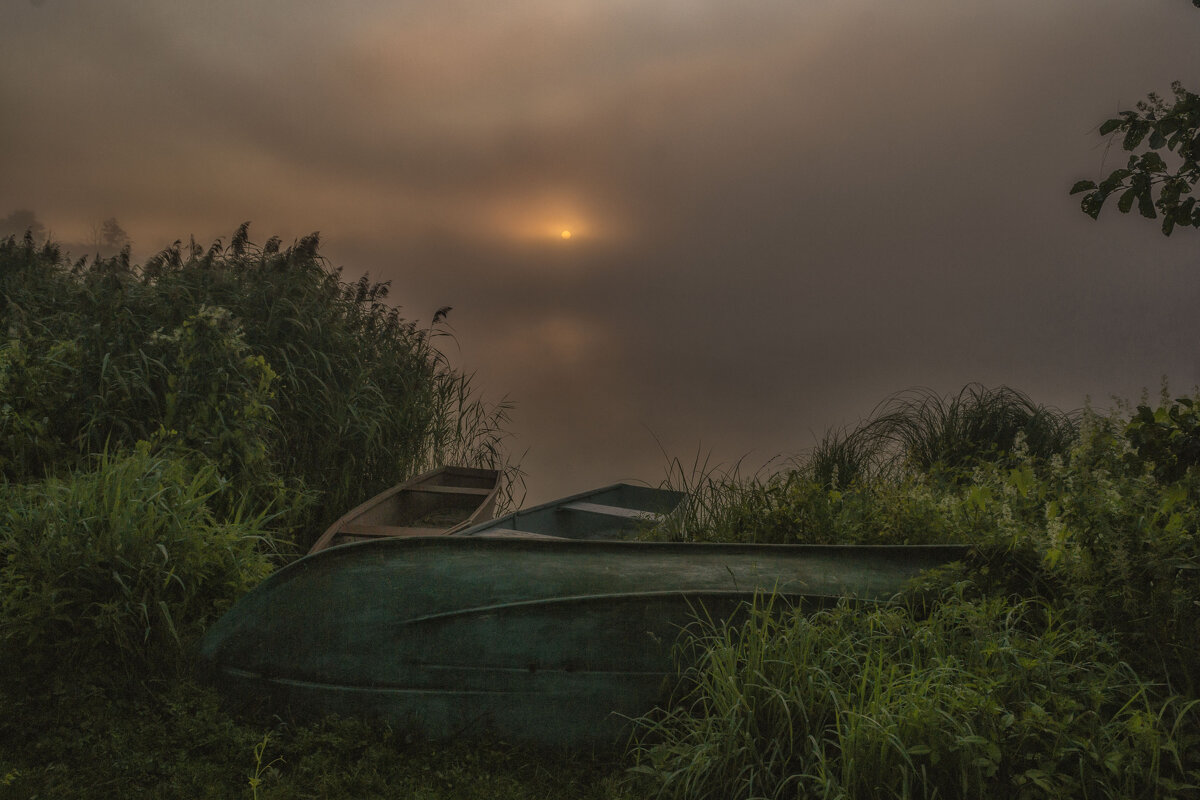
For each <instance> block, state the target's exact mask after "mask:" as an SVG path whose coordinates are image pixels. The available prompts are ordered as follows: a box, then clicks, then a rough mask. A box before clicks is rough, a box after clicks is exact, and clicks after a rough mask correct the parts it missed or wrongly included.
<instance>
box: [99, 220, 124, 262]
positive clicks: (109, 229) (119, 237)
mask: <svg viewBox="0 0 1200 800" xmlns="http://www.w3.org/2000/svg"><path fill="white" fill-rule="evenodd" d="M89 244H90V245H91V246H92V247H95V248H96V251H97V252H99V253H100V254H101V255H104V256H112V255H116V254H117V253H119V252H121V249H122V248H124V247H125V246H126V245H128V244H129V234H127V233H126V232H125V230H124V229H123V228H122V227H121V226H120V224H118V223H117V218H116V217H109V218H108V219H106V220H104V221H103V222H101V223H100V224H99V225H93V226H92V236H91V241H90V242H89Z"/></svg>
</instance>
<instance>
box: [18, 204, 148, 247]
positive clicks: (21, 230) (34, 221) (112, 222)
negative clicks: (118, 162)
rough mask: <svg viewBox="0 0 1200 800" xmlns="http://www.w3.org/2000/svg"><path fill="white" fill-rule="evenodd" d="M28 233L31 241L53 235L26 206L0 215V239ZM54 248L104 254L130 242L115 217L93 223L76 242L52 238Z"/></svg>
mask: <svg viewBox="0 0 1200 800" xmlns="http://www.w3.org/2000/svg"><path fill="white" fill-rule="evenodd" d="M26 233H28V234H29V235H30V237H31V238H32V239H33V241H34V243H35V244H39V245H40V244H45V243H46V242H48V241H50V239H52V238H53V231H51V230H49V229H48V228H47V227H46V226H45V224H43V223H42V221H41V220H40V219H38V216H37V214H35V213H34V212H33V211H30V210H29V209H25V208H22V209H17V210H16V211H13V212H11V213H10V214H9V215H8V216H6V217H4V218H3V219H0V239H4V238H6V237H9V236H13V237H15V238H18V239H23V238H24V236H25V234H26ZM56 244H57V246H58V249H59V250H60V251H61V252H65V253H80V254H84V253H86V254H89V255H95V256H99V257H101V258H108V257H111V256H115V255H117V254H118V253H120V252H121V251H122V250H124V249H125V248H127V247H131V246H132V245H133V240H132V239H130V237H129V234H128V233H126V232H125V229H124V228H122V227H121V224H120V223H119V222H117V218H116V217H108V218H107V219H104V220H101V221H99V222H96V223H93V224H92V226H91V228H90V230H89V231H88V234H87V236H86V237H85V239H84V240H83V241H79V242H62V241H56Z"/></svg>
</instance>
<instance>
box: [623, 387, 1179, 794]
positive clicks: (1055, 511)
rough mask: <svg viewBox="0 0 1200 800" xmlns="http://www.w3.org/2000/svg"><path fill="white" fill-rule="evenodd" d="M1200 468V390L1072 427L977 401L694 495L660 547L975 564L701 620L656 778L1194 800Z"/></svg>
mask: <svg viewBox="0 0 1200 800" xmlns="http://www.w3.org/2000/svg"><path fill="white" fill-rule="evenodd" d="M1198 468H1200V407H1198V406H1197V402H1196V400H1195V399H1194V398H1188V397H1182V398H1178V399H1172V398H1171V397H1170V395H1169V394H1167V393H1166V392H1165V391H1164V393H1163V396H1162V397H1161V398H1160V399H1159V401H1158V402H1157V404H1154V403H1151V402H1149V401H1145V402H1143V403H1141V404H1140V405H1138V406H1137V407H1136V408H1118V409H1116V410H1114V411H1113V412H1112V413H1110V414H1107V415H1105V414H1099V413H1097V412H1094V411H1091V410H1086V411H1084V412H1081V413H1063V412H1060V411H1057V410H1055V409H1047V408H1044V407H1040V406H1037V405H1035V404H1034V403H1032V402H1031V401H1029V400H1028V399H1027V398H1026V397H1024V396H1023V395H1021V394H1019V393H1017V392H1014V391H1012V390H1009V389H1000V390H989V389H986V388H984V387H979V386H968V387H966V388H965V389H964V390H963V391H962V392H961V393H960V394H959V395H957V396H954V397H947V398H944V397H940V396H938V395H935V394H932V393H920V392H918V393H910V394H906V395H901V396H898V397H896V398H893V399H892V400H891V401H889V402H887V403H886V404H885V405H884V406H883V407H881V409H880V411H879V413H878V414H877V415H875V416H874V417H873V418H872V419H870V420H868V421H867V422H866V423H864V424H863V425H862V426H860V427H859V428H857V429H855V430H853V431H850V432H836V433H833V434H831V435H829V436H828V437H827V438H826V439H825V440H824V442H822V443H821V445H820V446H819V447H817V448H816V449H815V450H814V451H813V453H811V454H810V455H809V457H808V458H806V459H804V460H803V461H801V462H800V463H797V464H793V465H791V467H790V468H788V469H784V470H780V471H778V472H775V473H773V474H770V475H767V476H765V477H762V476H759V477H754V478H749V479H742V478H738V477H737V476H729V475H717V474H708V475H701V476H700V477H699V478H698V479H696V478H691V479H689V481H688V482H690V483H691V484H692V486H691V489H692V493H691V507H690V508H688V509H685V512H684V513H683V514H682V515H681V516H680V517H679V518H678V519H676V520H673V521H672V522H671V523H670V524H668V525H665V526H662V527H661V528H660V529H659V530H657V531H654V532H652V535H655V536H657V537H659V538H668V539H675V540H687V541H744V542H761V543H776V544H778V543H821V544H842V543H856V544H932V543H948V542H966V543H971V544H974V545H975V546H976V548H975V550H974V553H973V555H972V557H971V558H969V559H968V560H967V561H966V562H965V563H961V564H956V565H952V566H949V567H946V568H943V569H941V570H938V571H934V572H932V573H927V574H926V575H925V576H924V577H923V578H922V579H920V580H919V581H918V582H917V583H916V584H915V585H913V586H912V587H911V588H910V590H909V591H908V592H907V593H906V594H905V595H904V596H902V597H901V598H900V599H899V601H898V602H897V603H895V604H893V605H889V606H883V607H878V608H871V609H863V608H855V607H853V606H851V605H848V604H843V605H841V606H839V607H838V608H836V609H834V610H830V611H822V612H818V613H799V612H797V611H795V610H784V612H783V613H780V609H778V608H773V609H772V608H770V605H771V601H770V600H769V599H764V602H763V605H764V607H763V608H759V609H757V610H755V612H754V613H752V614H751V616H750V621H749V623H747V624H743V625H739V626H736V627H734V626H730V625H727V624H724V623H722V622H720V621H718V622H716V623H709V624H707V625H704V626H700V627H699V628H698V631H697V633H696V635H695V636H694V637H693V638H692V640H691V641H690V642H689V643H688V645H687V647H688V648H689V650H688V653H687V657H686V658H683V659H681V663H682V664H683V681H682V683H681V687H680V690H679V691H678V693H677V697H676V702H675V704H674V705H673V706H672V707H671V708H670V709H668V710H666V711H660V712H655V713H654V714H651V715H649V716H647V717H646V718H644V719H643V720H641V724H640V729H639V740H638V743H637V746H636V748H635V751H634V752H635V756H636V761H637V766H636V768H635V771H636V772H637V773H638V774H640V775H642V776H644V777H645V778H646V780H647V786H648V787H649V788H650V790H651V791H652V793H653V794H655V795H656V796H667V797H678V798H684V797H689V798H691V797H711V798H717V797H720V798H757V797H771V798H776V797H839V798H840V797H845V798H875V797H897V798H899V797H980V798H985V797H1021V798H1024V797H1030V798H1033V797H1046V798H1050V797H1106V798H1123V797H1181V798H1182V797H1190V796H1196V793H1197V792H1200V539H1198V537H1197V528H1198V527H1200V469H1198ZM676 474H677V475H678V476H682V471H680V470H678V469H677V470H676Z"/></svg>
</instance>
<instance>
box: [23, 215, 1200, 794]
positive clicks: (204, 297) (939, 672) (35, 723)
mask: <svg viewBox="0 0 1200 800" xmlns="http://www.w3.org/2000/svg"><path fill="white" fill-rule="evenodd" d="M386 291H387V287H386V285H383V284H373V283H371V282H370V281H368V280H366V279H362V280H359V281H355V282H347V281H344V280H342V278H341V276H340V275H339V273H338V272H337V271H336V270H334V269H331V268H330V266H329V265H328V264H327V263H326V262H325V261H324V260H323V259H322V258H321V257H320V255H319V252H318V242H317V239H316V237H315V236H314V237H309V238H306V239H304V240H301V241H299V242H297V243H296V244H295V245H293V246H292V247H290V248H282V247H281V245H280V243H279V242H278V241H277V240H274V239H272V240H269V241H268V242H267V243H266V244H264V245H262V246H261V247H259V246H254V245H252V244H251V243H250V241H249V239H248V230H247V228H246V226H243V227H242V228H240V229H239V230H238V231H237V232H236V233H235V235H234V236H233V237H232V238H231V239H230V241H229V242H228V243H217V244H214V245H213V246H211V247H208V248H202V247H198V246H196V245H195V244H194V243H193V244H189V245H186V246H185V245H182V244H177V245H175V246H174V247H172V248H169V249H168V250H166V251H164V252H163V253H160V254H159V255H158V256H156V257H155V258H152V259H150V260H149V261H148V262H146V263H145V264H142V265H134V264H131V263H130V259H129V254H128V251H125V252H124V253H121V254H119V255H117V256H115V257H112V258H108V259H91V260H83V261H79V262H74V263H72V262H69V261H67V260H65V259H64V258H63V257H62V256H61V254H60V253H59V252H58V251H57V249H56V248H55V247H54V246H53V245H39V244H35V243H34V242H33V240H32V238H28V239H26V240H25V241H20V240H17V239H12V238H10V239H8V240H5V241H0V303H2V305H0V323H2V324H3V328H4V330H5V332H6V333H5V339H4V341H3V342H2V343H0V475H2V477H3V483H2V484H0V663H3V664H4V665H5V666H6V668H7V669H6V678H7V680H6V681H5V682H4V683H3V684H0V705H2V707H3V708H4V709H5V711H6V713H5V714H4V715H0V798H2V797H14V798H18V797H19V798H27V797H34V796H39V797H96V798H100V797H111V796H115V795H118V794H119V795H121V796H131V797H154V798H170V797H179V798H185V797H186V798H195V797H200V798H203V797H214V798H217V797H221V798H224V797H253V798H260V797H261V798H302V797H329V796H352V797H425V798H450V797H456V798H457V797H489V798H492V797H496V798H532V797H538V798H545V797H571V798H597V799H599V798H632V797H644V796H662V797H679V798H685V797H686V798H722V799H724V798H760V797H770V798H782V797H828V798H879V797H914V798H932V797H960V796H961V797H1018V798H1039V797H1045V798H1051V797H1063V796H1068V797H1097V798H1101V797H1114V798H1115V797H1180V798H1183V797H1189V796H1196V793H1197V792H1198V791H1200V789H1198V788H1197V786H1198V785H1200V569H1198V567H1200V542H1198V538H1197V529H1198V527H1200V406H1197V401H1196V400H1195V399H1194V398H1190V397H1178V398H1177V397H1173V396H1172V395H1170V394H1168V393H1166V392H1164V393H1163V395H1162V397H1161V398H1159V399H1157V400H1156V401H1150V400H1148V399H1147V400H1145V401H1143V402H1142V403H1140V404H1138V405H1137V406H1131V407H1119V408H1117V409H1115V410H1113V411H1112V412H1110V413H1100V412H1098V411H1094V410H1085V411H1083V412H1070V413H1067V412H1062V411H1059V410H1056V409H1051V408H1046V407H1043V406H1040V405H1037V404H1036V403H1034V402H1033V401H1031V400H1030V399H1028V398H1026V397H1025V396H1024V395H1022V394H1020V393H1019V392H1015V391H1013V390H1010V389H988V388H985V387H980V386H974V385H972V386H968V387H966V388H965V389H964V390H963V391H962V392H961V393H959V394H957V395H953V396H949V397H942V396H940V395H936V394H933V393H920V392H918V393H907V394H903V395H899V396H897V397H895V398H892V399H891V400H889V401H886V402H885V403H884V404H883V405H882V406H881V407H880V408H879V409H878V411H877V413H876V414H874V415H873V416H872V418H871V419H869V420H868V421H867V422H865V423H864V424H863V425H861V426H859V427H858V428H856V429H853V430H850V431H836V432H832V433H831V434H830V435H829V436H827V437H826V438H825V440H824V441H822V442H821V443H820V444H819V446H818V447H816V448H815V449H814V450H813V452H812V453H810V454H808V455H807V456H805V457H804V458H801V459H799V460H797V461H795V462H790V463H788V464H786V465H784V467H783V468H781V469H777V470H774V471H772V472H764V473H762V474H760V475H757V476H754V477H749V478H746V477H742V476H739V475H737V474H719V473H716V472H705V471H703V470H701V471H699V472H698V473H692V474H685V471H684V470H682V469H676V470H675V473H674V474H675V477H674V479H673V481H672V482H673V483H675V484H682V485H678V486H677V487H676V488H685V489H687V490H688V491H689V492H690V497H689V500H688V502H687V503H686V504H685V505H684V507H683V508H682V509H680V510H679V512H678V513H676V514H675V515H673V516H672V517H670V518H669V519H667V520H666V521H665V522H664V523H663V524H662V525H660V526H659V528H657V529H655V530H653V531H650V532H648V534H647V535H648V536H649V537H651V538H658V539H671V540H678V541H697V542H708V541H742V542H762V543H777V544H778V543H805V542H809V543H881V544H884V543H887V544H923V543H935V542H968V543H971V544H974V545H975V546H976V547H975V550H974V553H973V555H972V556H971V558H970V559H968V560H967V561H966V562H965V563H961V564H956V565H951V566H949V567H946V568H944V569H942V570H938V571H936V572H934V573H929V574H926V575H925V576H923V577H922V579H920V580H919V581H918V582H916V583H915V584H914V585H912V586H911V587H910V589H909V590H908V591H907V592H906V593H905V594H904V595H903V596H901V597H900V598H898V599H897V602H895V603H892V604H887V605H883V606H879V607H871V608H862V607H854V606H851V605H848V604H843V605H841V606H838V607H836V608H830V609H825V610H823V611H819V612H811V613H801V612H800V611H797V610H794V609H788V608H784V607H783V606H782V603H780V602H779V601H777V600H772V599H771V598H770V597H763V598H761V599H760V602H759V607H757V608H756V609H753V610H752V611H751V612H750V613H749V614H748V615H744V616H743V617H742V619H741V622H740V623H739V624H738V625H736V626H735V625H730V624H726V623H724V622H722V621H720V620H717V621H710V622H708V623H706V624H704V625H700V624H697V626H696V627H695V629H694V630H693V631H692V632H691V635H690V636H689V637H688V638H686V639H684V640H683V641H682V642H681V644H680V649H679V653H680V660H679V663H680V676H679V682H678V687H677V690H676V693H675V697H674V701H673V703H672V704H671V705H670V706H668V707H666V708H664V709H660V710H658V711H655V712H653V713H651V714H649V715H647V716H646V717H645V718H643V719H642V720H639V721H637V723H636V724H635V726H634V733H633V738H632V739H631V742H630V750H629V752H628V753H627V754H625V755H624V756H618V757H616V758H615V759H614V758H612V757H606V758H605V759H599V760H597V759H593V758H592V757H591V756H589V755H583V754H575V755H568V754H562V753H546V752H533V751H530V750H526V749H522V748H519V747H511V746H508V745H505V744H503V743H496V742H487V741H483V742H480V741H473V742H459V743H454V744H451V745H437V746H434V745H429V744H425V743H421V742H414V741H410V740H409V739H407V738H406V736H405V735H404V733H403V731H398V730H390V729H388V728H386V727H380V726H378V725H372V724H368V723H365V722H362V721H356V720H337V719H329V720H325V721H323V722H319V723H313V724H304V725H299V724H294V723H293V722H292V721H289V720H284V719H280V718H277V717H272V716H270V715H269V714H264V715H260V716H231V715H230V714H229V713H228V712H227V711H225V710H223V709H222V707H221V705H220V703H219V700H218V698H217V697H216V696H215V695H214V693H213V692H212V691H211V690H209V689H207V688H205V687H203V686H200V685H198V684H197V683H196V682H195V681H194V679H193V677H192V675H191V671H190V665H191V652H192V648H193V647H194V645H195V642H196V640H197V639H198V637H199V636H200V634H201V633H202V632H203V631H204V630H205V628H206V627H207V626H208V625H210V624H211V623H212V621H213V620H215V619H216V618H217V617H218V616H219V615H220V614H221V613H222V612H223V611H224V610H225V609H226V608H228V607H229V605H230V604H231V603H233V602H234V601H235V600H236V599H237V598H238V597H239V596H241V595H242V594H244V593H245V592H246V591H247V590H249V589H250V588H251V587H253V586H254V585H255V584H256V583H257V582H258V581H260V580H262V578H263V577H264V576H266V575H267V574H269V573H270V572H271V571H273V570H274V569H276V568H278V566H279V565H281V564H283V563H286V562H287V561H289V560H291V559H293V558H295V557H296V556H297V555H298V554H299V553H301V552H303V551H304V550H305V549H307V546H308V544H310V543H311V541H312V539H313V538H314V537H315V536H316V534H317V533H319V531H320V530H321V529H322V528H323V527H324V525H325V524H326V523H327V522H329V521H330V520H332V519H334V518H336V517H337V516H338V515H340V514H341V513H342V512H343V511H345V510H346V509H347V508H349V507H351V506H353V505H355V504H356V503H358V502H360V501H361V500H363V499H365V498H366V497H368V496H370V495H372V494H374V493H375V492H377V491H379V490H380V489H382V488H383V487H385V486H388V485H391V484H393V483H395V482H397V481H398V480H400V479H402V478H404V477H406V476H408V475H411V474H413V473H415V472H417V471H420V470H421V469H424V468H426V467H429V466H432V465H435V464H439V463H445V462H452V463H465V464H475V465H480V466H490V467H499V468H502V469H506V474H507V475H508V476H509V480H510V484H509V485H510V486H511V485H512V481H514V480H516V478H515V470H514V469H513V468H512V467H511V465H509V464H508V462H507V461H506V457H505V454H504V451H503V436H504V425H505V411H506V406H505V405H504V404H495V405H489V404H487V403H485V402H483V401H482V400H481V399H480V398H479V396H478V395H477V394H476V392H475V390H474V387H472V386H471V383H470V378H469V377H468V376H465V375H463V374H461V373H459V372H457V371H455V370H454V369H452V368H451V367H450V366H449V365H448V364H447V363H446V360H445V359H444V358H443V357H442V355H441V354H440V353H439V351H438V350H437V348H436V347H435V340H434V333H435V331H434V330H431V329H428V328H425V329H422V328H419V327H417V326H416V325H415V324H413V323H411V322H408V321H405V320H403V319H402V318H401V317H400V316H399V314H398V312H397V311H396V310H395V309H394V308H393V307H391V306H390V305H388V304H387V303H386V302H385V296H386ZM677 466H678V465H677ZM510 497H511V495H510Z"/></svg>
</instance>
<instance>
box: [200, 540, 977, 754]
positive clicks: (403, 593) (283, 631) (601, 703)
mask: <svg viewBox="0 0 1200 800" xmlns="http://www.w3.org/2000/svg"><path fill="white" fill-rule="evenodd" d="M966 552H967V548H965V547H956V546H928V547H850V546H847V547H826V546H800V545H794V546H792V545H785V546H769V545H695V544H665V543H635V542H591V541H571V540H564V541H556V540H538V541H530V540H523V539H489V538H470V537H468V538H455V537H446V538H437V539H409V540H390V541H380V542H372V543H365V544H356V545H350V546H346V547H339V548H332V549H329V550H326V551H323V552H320V553H317V554H315V555H313V556H309V557H307V558H304V559H301V560H299V561H297V562H295V563H294V564H292V565H290V566H288V567H287V568H285V569H283V570H280V572H278V573H277V574H275V575H273V576H272V577H271V578H269V579H268V580H267V581H265V582H264V583H263V584H262V585H260V586H259V587H258V588H257V589H255V590H254V591H253V592H251V593H250V594H248V595H246V597H244V598H243V599H242V600H241V601H239V602H238V603H237V604H236V605H235V606H234V607H233V608H232V609H230V610H229V612H228V613H227V614H226V615H225V616H224V617H222V618H221V619H220V620H219V621H218V622H217V624H216V625H214V626H213V628H212V629H211V630H210V631H209V632H208V634H207V635H206V636H205V638H204V639H203V641H202V643H201V650H200V657H201V662H202V664H203V665H204V667H205V670H206V672H207V673H208V675H209V676H210V677H211V679H212V680H213V681H214V682H215V683H217V684H218V685H219V686H220V687H221V688H222V689H223V690H224V691H225V692H227V693H228V694H230V695H231V696H233V697H235V698H240V699H255V700H265V701H267V702H268V703H269V704H271V705H272V706H273V707H274V708H276V710H278V711H281V712H283V713H291V714H293V715H300V716H312V715H320V714H327V713H337V714H342V715H357V716H367V717H376V718H381V719H384V720H387V721H389V722H391V723H393V724H395V725H397V726H400V727H402V728H403V729H404V730H406V731H409V732H412V733H414V734H416V735H419V736H422V737H426V738H431V739H445V738H456V737H461V736H467V735H470V736H485V735H486V736H491V737H494V738H497V739H501V740H505V741H510V742H513V741H518V742H526V743H532V744H539V745H549V746H566V747H604V746H611V745H614V744H617V743H619V742H620V741H622V738H623V737H624V736H626V735H627V733H628V731H629V719H630V718H632V717H636V716H638V715H640V714H643V713H645V712H647V711H649V710H650V709H651V708H653V707H654V706H655V705H656V704H658V703H661V702H663V701H664V700H665V699H666V698H667V697H668V696H669V694H670V691H671V688H672V676H673V675H674V652H673V651H674V645H675V642H676V640H677V638H678V636H679V633H680V631H681V630H682V629H683V628H684V627H686V626H687V625H689V624H690V623H692V622H693V621H694V620H695V618H696V615H697V613H698V612H699V613H706V614H709V615H711V616H713V617H724V616H727V615H728V614H730V613H732V612H733V611H734V610H735V609H736V608H737V607H738V606H739V604H741V603H743V602H745V601H747V600H751V599H753V598H754V596H755V594H756V593H763V592H777V593H778V594H779V595H781V596H783V597H786V598H787V599H789V600H790V601H792V602H814V603H829V602H835V601H836V600H837V599H839V598H842V597H855V598H859V599H861V600H867V601H872V600H880V599H886V598H888V597H890V596H892V595H893V594H894V593H895V592H896V591H898V590H899V589H900V588H901V587H902V586H903V584H904V582H905V581H906V580H907V579H909V578H911V577H912V576H914V575H916V574H917V573H918V572H920V571H921V570H923V569H926V568H928V567H933V566H937V565H940V564H944V563H947V562H950V561H953V560H957V559H960V558H962V557H963V556H964V555H965V554H966Z"/></svg>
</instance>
